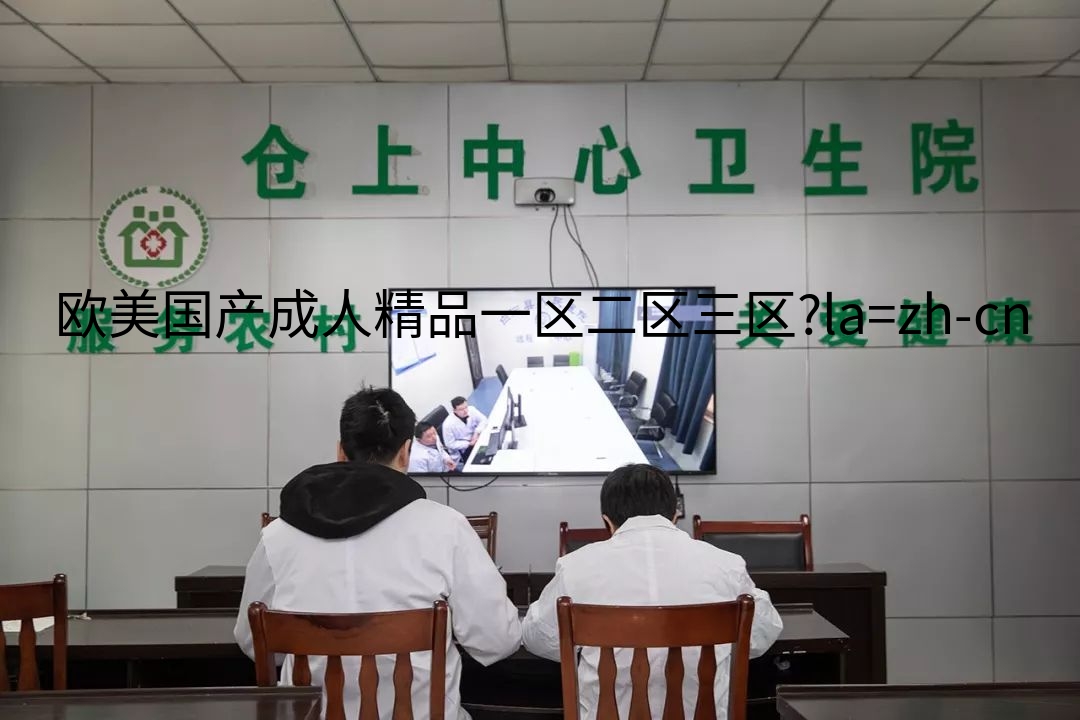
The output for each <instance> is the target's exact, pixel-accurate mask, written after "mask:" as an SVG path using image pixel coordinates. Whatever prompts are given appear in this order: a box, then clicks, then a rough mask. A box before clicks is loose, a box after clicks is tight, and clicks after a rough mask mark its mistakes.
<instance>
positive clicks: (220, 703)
mask: <svg viewBox="0 0 1080 720" xmlns="http://www.w3.org/2000/svg"><path fill="white" fill-rule="evenodd" d="M321 702H322V694H321V692H320V690H319V689H318V688H230V689H211V690H208V689H202V688H198V689H196V688H188V689H183V690H107V691H102V690H96V691H95V690H90V691H87V690H83V691H73V690H68V691H63V692H35V693H17V694H8V693H4V694H0V717H2V718H4V720H58V719H59V718H93V720H149V719H150V718H152V719H153V720H319V708H320V705H321Z"/></svg>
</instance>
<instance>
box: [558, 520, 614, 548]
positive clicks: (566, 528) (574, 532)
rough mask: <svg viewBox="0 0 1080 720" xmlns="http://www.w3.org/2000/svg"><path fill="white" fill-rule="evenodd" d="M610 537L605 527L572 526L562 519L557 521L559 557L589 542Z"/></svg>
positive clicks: (600, 540) (601, 540)
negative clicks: (559, 521)
mask: <svg viewBox="0 0 1080 720" xmlns="http://www.w3.org/2000/svg"><path fill="white" fill-rule="evenodd" d="M610 539H611V532H610V531H609V530H608V529H607V528H606V527H602V528H572V527H570V525H569V524H568V523H567V522H565V521H563V522H561V523H559V557H562V556H563V555H565V554H567V553H572V552H574V551H575V550H577V549H578V548H581V547H585V546H586V545H588V544H589V543H594V542H603V541H604V540H610Z"/></svg>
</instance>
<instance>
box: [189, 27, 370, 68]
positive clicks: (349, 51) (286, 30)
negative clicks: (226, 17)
mask: <svg viewBox="0 0 1080 720" xmlns="http://www.w3.org/2000/svg"><path fill="white" fill-rule="evenodd" d="M199 32H201V33H202V34H203V37H205V38H206V41H207V42H209V43H210V44H211V45H213V46H214V47H215V48H216V49H217V51H218V52H219V53H221V55H222V56H223V57H224V58H225V60H226V61H227V62H228V63H229V64H230V65H243V66H245V67H270V66H274V65H278V66H297V67H305V66H316V67H334V66H346V67H347V66H350V65H363V64H364V58H363V56H362V55H361V54H360V51H359V50H357V49H356V43H354V42H353V39H352V38H351V37H349V31H348V29H347V28H346V27H345V25H344V24H343V23H338V24H337V25H203V26H202V27H200V28H199Z"/></svg>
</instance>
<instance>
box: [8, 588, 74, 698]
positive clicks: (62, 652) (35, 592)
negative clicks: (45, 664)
mask: <svg viewBox="0 0 1080 720" xmlns="http://www.w3.org/2000/svg"><path fill="white" fill-rule="evenodd" d="M49 616H52V618H53V656H52V666H53V690H66V689H67V645H68V642H67V628H68V625H67V620H68V617H67V616H68V602H67V576H66V575H63V574H61V575H56V576H55V577H53V579H52V580H51V581H50V582H39V583H24V584H21V585H0V621H3V620H21V621H22V624H21V625H20V626H19V679H18V682H17V684H16V687H15V689H16V690H19V691H23V690H40V689H41V681H40V679H39V677H38V665H37V652H36V646H37V633H36V632H35V631H34V618H39V617H49ZM8 677H9V676H8V668H7V638H5V637H4V634H3V633H2V632H0V693H3V692H9V691H10V690H11V688H10V687H8Z"/></svg>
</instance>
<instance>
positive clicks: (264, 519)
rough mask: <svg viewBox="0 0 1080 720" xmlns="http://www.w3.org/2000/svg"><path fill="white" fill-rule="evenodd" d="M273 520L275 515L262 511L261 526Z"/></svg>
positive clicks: (275, 518) (275, 517)
mask: <svg viewBox="0 0 1080 720" xmlns="http://www.w3.org/2000/svg"><path fill="white" fill-rule="evenodd" d="M275 520H277V516H276V515H271V514H270V513H263V514H262V526H263V527H266V526H267V525H269V524H270V523H272V522H274V521H275Z"/></svg>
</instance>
